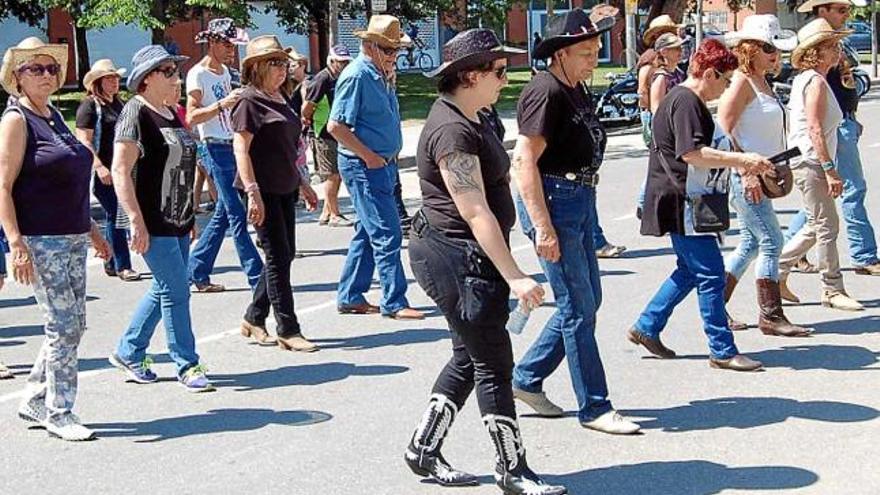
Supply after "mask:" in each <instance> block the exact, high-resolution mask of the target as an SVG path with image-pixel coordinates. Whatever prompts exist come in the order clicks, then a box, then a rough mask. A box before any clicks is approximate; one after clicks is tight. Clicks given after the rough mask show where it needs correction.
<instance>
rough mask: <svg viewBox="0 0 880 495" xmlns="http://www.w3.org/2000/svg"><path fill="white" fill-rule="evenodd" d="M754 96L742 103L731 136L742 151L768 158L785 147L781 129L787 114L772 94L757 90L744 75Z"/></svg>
mask: <svg viewBox="0 0 880 495" xmlns="http://www.w3.org/2000/svg"><path fill="white" fill-rule="evenodd" d="M746 81H748V83H749V86H751V87H752V91H754V93H755V97H754V98H753V99H752V101H750V102H749V104H748V105H746V108H745V109H744V110H743V112H742V114H740V116H739V120H738V121H737V123H736V126H735V127H734V128H733V132H732V133H731V134H733V138H734V139H736V141H737V142H738V143H739V145H740V147H742V149H743V151H752V152H755V153H758V154H760V155H763V156H766V157H770V156H773V155H775V154H777V153H780V152H782V151H785V149H786V139H785V132H786V127H787V126H788V115H786V111H785V107H784V106H783V105H782V103H780V102H779V100H777V99H776V97H775V96H770V95H768V94H767V93H765V92H763V91H761V90H759V89H758V88H757V87H756V86H755V83H754V82H752V80H751V79H749V78H748V77H747V78H746Z"/></svg>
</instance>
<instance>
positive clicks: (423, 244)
mask: <svg viewBox="0 0 880 495" xmlns="http://www.w3.org/2000/svg"><path fill="white" fill-rule="evenodd" d="M409 258H410V264H411V265H412V270H413V274H414V275H415V278H416V281H417V282H418V283H419V285H420V286H421V287H422V289H424V291H425V293H427V294H428V296H429V297H430V298H431V299H433V300H434V302H435V303H436V304H437V307H438V308H439V309H440V311H441V312H442V313H443V316H444V317H446V321H447V322H448V323H449V329H450V331H451V332H452V358H451V359H450V360H449V362H448V363H446V366H445V367H444V368H443V370H442V371H441V372H440V376H438V377H437V380H436V382H435V383H434V388H433V390H432V393H438V394H443V395H445V396H446V397H448V398H449V400H451V401H453V402H454V403H455V404H456V405H457V406H458V407H459V409H461V407H462V406H464V403H465V401H466V400H467V398H468V396H469V395H470V393H471V391H472V390H473V389H474V386H475V385H476V388H477V402H478V404H479V406H480V413H481V415H484V416H485V415H486V414H498V415H503V416H507V417H510V418H515V417H516V409H515V408H514V405H513V390H512V388H511V377H512V373H513V349H512V348H511V345H510V335H509V334H508V333H507V330H506V329H505V324H506V323H507V316H508V299H509V297H510V287H509V286H508V285H507V283H506V282H505V281H504V280H503V279H502V278H501V275H500V274H499V273H498V270H497V269H496V268H495V266H494V265H493V264H492V262H491V261H490V260H489V258H488V257H487V256H486V255H485V254H484V253H483V251H482V250H481V249H480V247H479V245H477V243H476V241H468V240H459V239H453V238H449V237H446V236H445V235H443V234H442V233H440V232H437V231H435V230H433V229H432V228H431V227H429V226H427V225H426V224H425V223H424V217H423V216H422V215H421V214H420V213H417V214H416V215H415V216H414V217H413V230H412V233H411V239H410V244H409Z"/></svg>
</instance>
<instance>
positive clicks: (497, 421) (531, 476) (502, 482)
mask: <svg viewBox="0 0 880 495" xmlns="http://www.w3.org/2000/svg"><path fill="white" fill-rule="evenodd" d="M483 423H484V424H485V425H486V428H488V429H489V436H491V437H492V442H493V443H494V444H495V452H496V459H495V461H496V464H495V483H496V484H497V485H498V487H499V488H501V491H502V492H504V495H563V494H566V493H568V490H566V488H565V487H564V486H554V485H548V484H546V483H544V481H542V480H541V478H540V477H538V475H537V474H535V472H534V471H532V470H531V468H529V466H528V464H527V463H526V449H525V448H523V445H522V438H521V437H520V433H519V425H518V424H517V422H516V420H515V419H513V418H509V417H507V416H498V415H495V414H487V415H485V416H483Z"/></svg>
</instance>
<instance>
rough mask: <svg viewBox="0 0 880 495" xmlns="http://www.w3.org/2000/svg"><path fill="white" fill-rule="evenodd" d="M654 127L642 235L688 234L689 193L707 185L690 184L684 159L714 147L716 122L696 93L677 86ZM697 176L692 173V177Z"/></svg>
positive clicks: (665, 103)
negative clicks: (686, 222)
mask: <svg viewBox="0 0 880 495" xmlns="http://www.w3.org/2000/svg"><path fill="white" fill-rule="evenodd" d="M652 125H653V131H654V149H653V150H651V156H650V158H649V159H648V182H647V185H646V188H645V205H644V209H643V211H642V226H641V233H642V234H643V235H655V236H661V235H663V234H666V233H675V234H685V233H686V229H685V209H686V205H685V199H686V197H685V196H686V192H690V191H688V189H689V188H694V187H699V184H701V183H702V182H706V181H700V180H692V181H690V182H689V181H688V172H689V167H688V164H687V163H686V162H685V161H684V160H683V159H682V157H683V156H684V155H686V154H687V153H688V152H690V151H693V150H696V149H699V148H702V147H704V146H711V145H712V137H713V135H714V133H715V121H714V120H712V114H711V113H710V112H709V109H708V108H707V107H706V104H705V103H703V101H702V100H700V98H699V97H698V96H697V95H696V94H695V93H694V92H693V91H691V90H690V89H688V88H684V87H681V86H676V87H675V88H672V89H671V90H669V93H667V95H666V97H665V98H663V101H662V102H661V103H660V106H659V107H658V108H657V113H656V114H654V120H653V123H652ZM667 169H668V172H667ZM697 172H698V171H697V170H693V171H691V173H692V174H696V173H697ZM700 172H707V171H705V170H702V171H700ZM707 173H708V172H707ZM670 175H671V176H672V177H670ZM673 179H674V180H673ZM695 192H701V191H695Z"/></svg>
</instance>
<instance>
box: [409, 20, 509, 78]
mask: <svg viewBox="0 0 880 495" xmlns="http://www.w3.org/2000/svg"><path fill="white" fill-rule="evenodd" d="M522 53H526V51H525V50H520V49H519V48H511V47H508V46H504V45H502V44H501V41H499V40H498V36H496V35H495V31H492V30H491V29H485V28H476V29H468V30H467V31H462V32H460V33H458V34H456V35H455V36H454V37H453V38H452V39H451V40H449V41H447V42H446V44H444V45H443V63H442V64H440V67H437V68H436V69H434V70H432V71H430V72H425V76H427V77H438V76H444V75H446V74H455V73H456V72H458V71H460V70H462V69H467V68H471V67H477V66H480V65H483V64H485V63H488V62H492V61H495V60H498V59H499V58H505V57H511V56H513V55H519V54H522Z"/></svg>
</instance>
